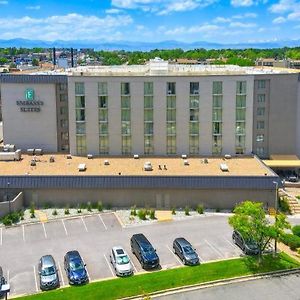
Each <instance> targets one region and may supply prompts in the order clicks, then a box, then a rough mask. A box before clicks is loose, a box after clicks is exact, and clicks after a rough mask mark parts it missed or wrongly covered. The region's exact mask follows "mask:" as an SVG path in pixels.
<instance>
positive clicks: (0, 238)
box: [0, 227, 2, 246]
mask: <svg viewBox="0 0 300 300" xmlns="http://www.w3.org/2000/svg"><path fill="white" fill-rule="evenodd" d="M0 246H2V227H1V228H0Z"/></svg>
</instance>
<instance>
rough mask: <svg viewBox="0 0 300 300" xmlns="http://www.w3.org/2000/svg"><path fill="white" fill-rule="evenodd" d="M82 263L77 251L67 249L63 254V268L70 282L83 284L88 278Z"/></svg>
mask: <svg viewBox="0 0 300 300" xmlns="http://www.w3.org/2000/svg"><path fill="white" fill-rule="evenodd" d="M85 267H86V265H85V264H84V262H83V260H82V258H81V256H80V254H79V252H78V251H76V250H73V251H69V252H67V253H66V255H65V259H64V268H65V271H66V273H67V276H68V279H69V283H70V284H83V283H86V282H88V280H89V278H88V275H87V271H86V268H85Z"/></svg>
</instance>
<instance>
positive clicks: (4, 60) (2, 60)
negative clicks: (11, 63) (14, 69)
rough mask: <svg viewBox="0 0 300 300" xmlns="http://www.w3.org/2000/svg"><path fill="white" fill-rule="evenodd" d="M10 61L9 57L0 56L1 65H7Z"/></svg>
mask: <svg viewBox="0 0 300 300" xmlns="http://www.w3.org/2000/svg"><path fill="white" fill-rule="evenodd" d="M7 63H8V59H7V58H5V57H0V66H2V65H5V64H7Z"/></svg>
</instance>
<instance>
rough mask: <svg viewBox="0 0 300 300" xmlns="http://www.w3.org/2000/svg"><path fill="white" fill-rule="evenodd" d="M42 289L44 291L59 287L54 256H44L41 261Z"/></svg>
mask: <svg viewBox="0 0 300 300" xmlns="http://www.w3.org/2000/svg"><path fill="white" fill-rule="evenodd" d="M38 270H39V276H40V288H41V290H42V291H45V290H50V289H54V288H57V287H59V278H58V272H57V268H56V264H55V261H54V258H53V257H52V255H44V256H42V257H41V259H40V261H39V266H38Z"/></svg>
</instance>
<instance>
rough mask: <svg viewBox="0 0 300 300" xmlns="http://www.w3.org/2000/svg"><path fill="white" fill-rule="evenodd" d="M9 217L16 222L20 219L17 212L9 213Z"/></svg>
mask: <svg viewBox="0 0 300 300" xmlns="http://www.w3.org/2000/svg"><path fill="white" fill-rule="evenodd" d="M9 217H10V219H11V221H12V222H13V223H18V222H19V221H20V215H19V213H17V212H13V213H11V214H10V216H9Z"/></svg>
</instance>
